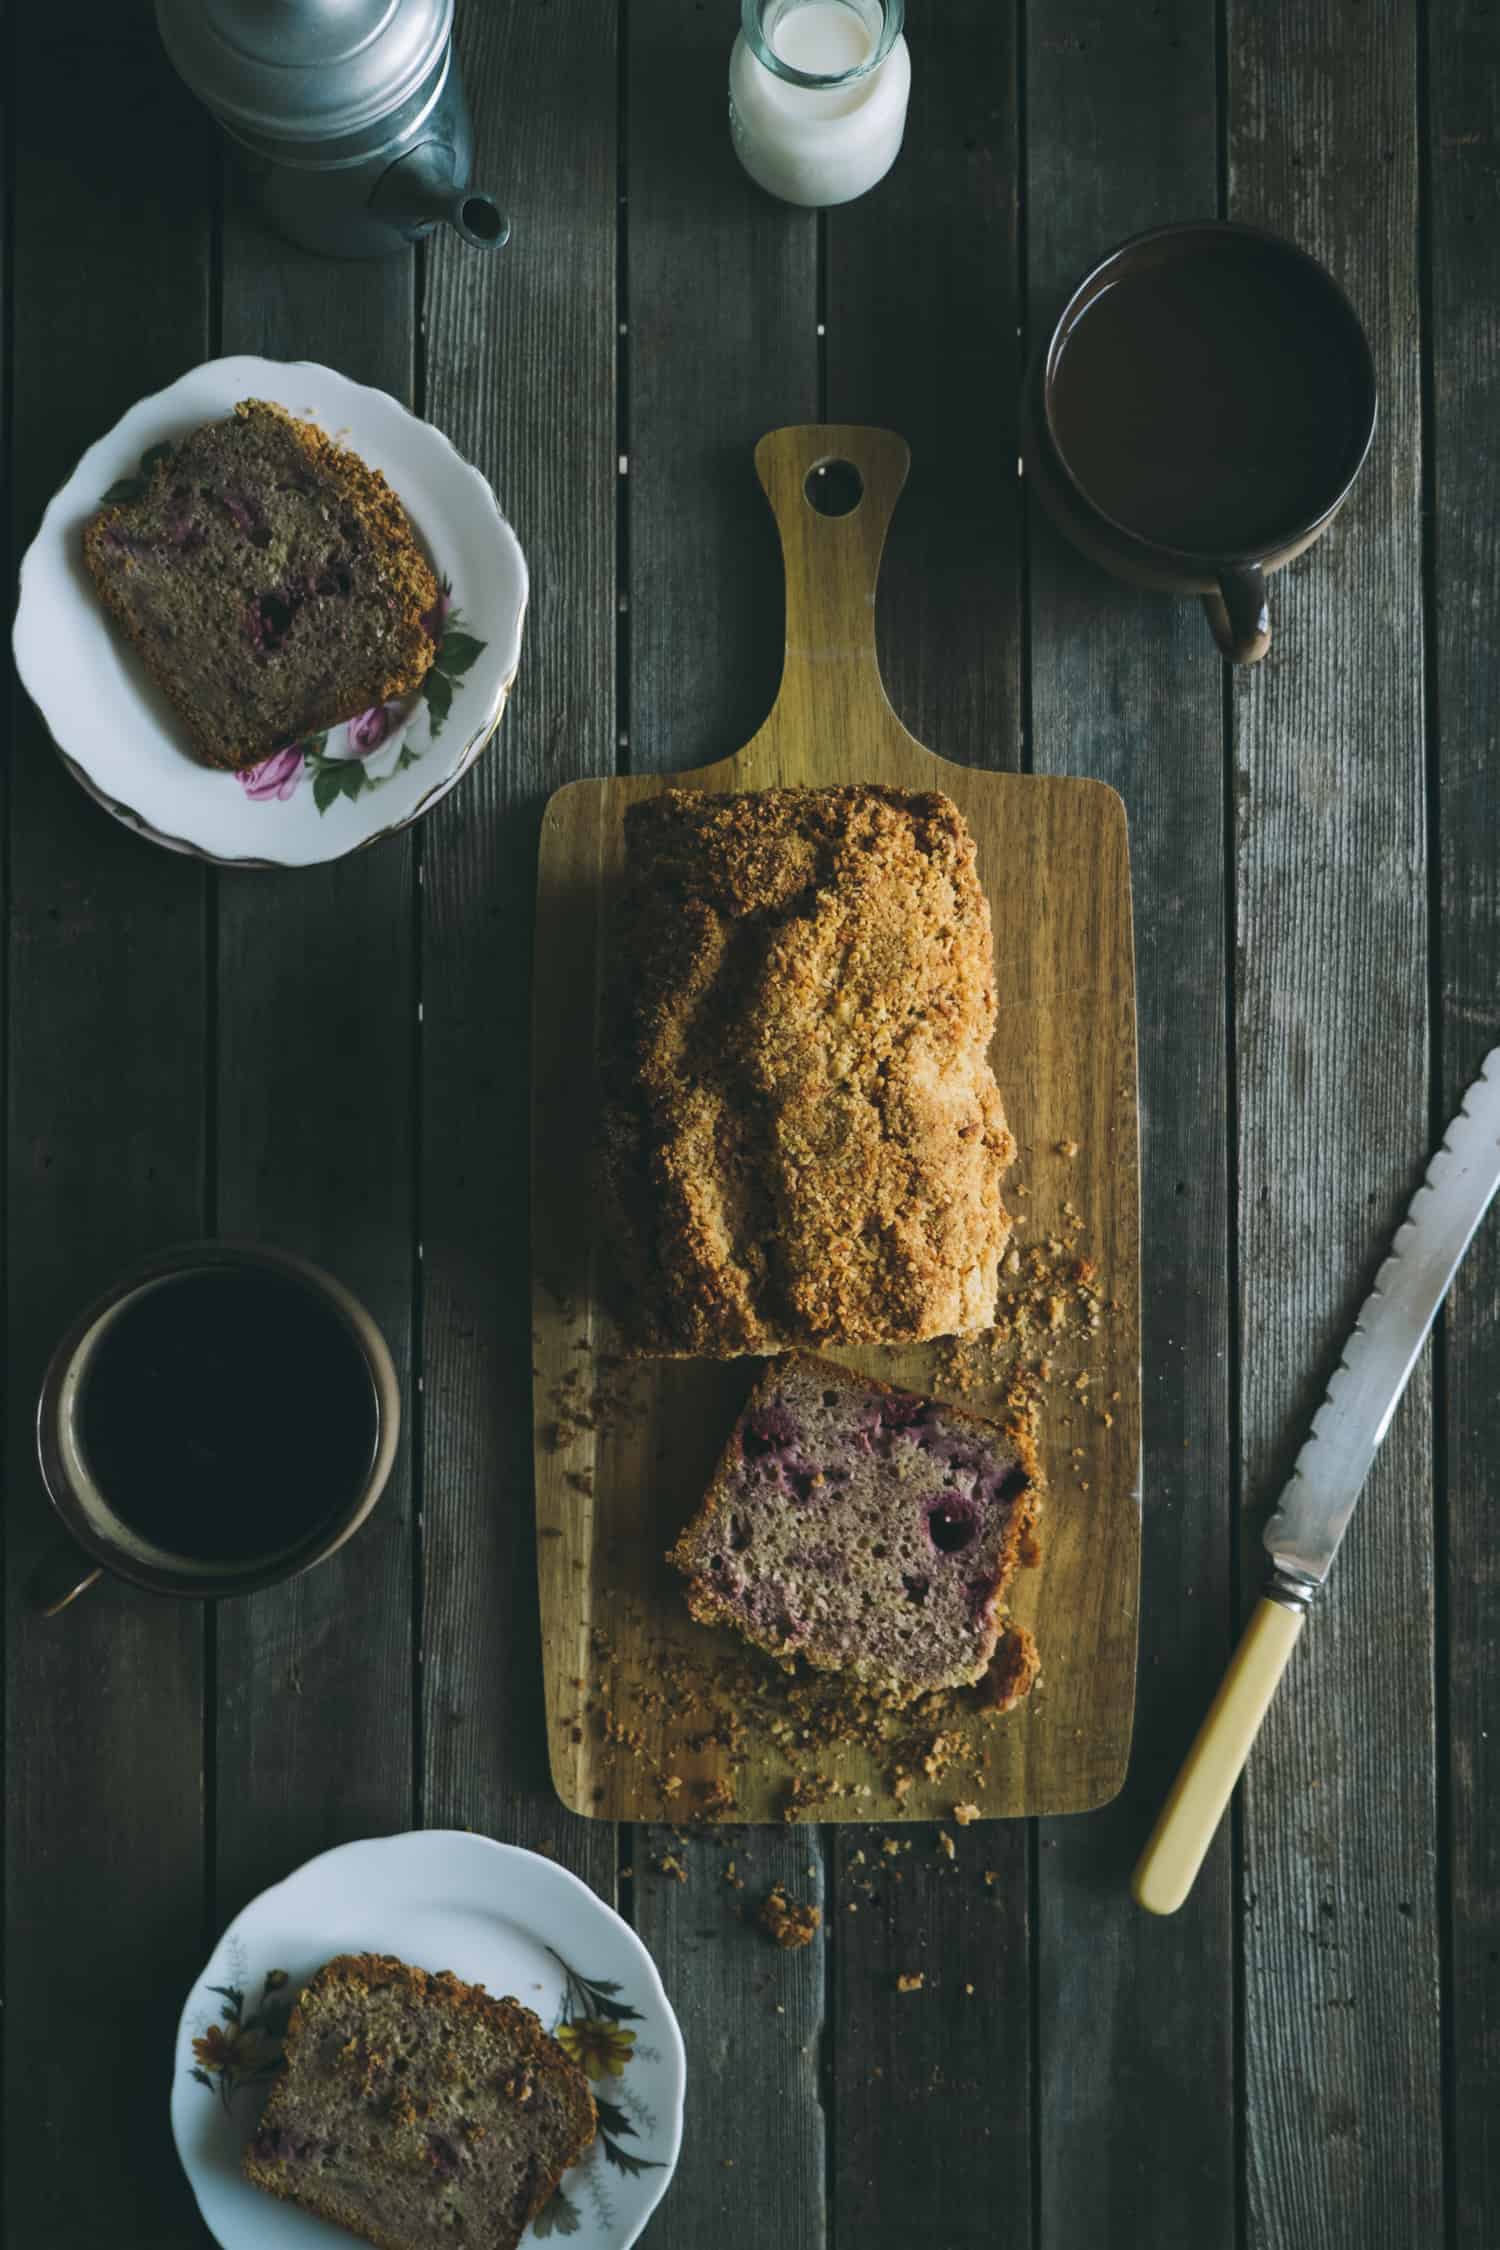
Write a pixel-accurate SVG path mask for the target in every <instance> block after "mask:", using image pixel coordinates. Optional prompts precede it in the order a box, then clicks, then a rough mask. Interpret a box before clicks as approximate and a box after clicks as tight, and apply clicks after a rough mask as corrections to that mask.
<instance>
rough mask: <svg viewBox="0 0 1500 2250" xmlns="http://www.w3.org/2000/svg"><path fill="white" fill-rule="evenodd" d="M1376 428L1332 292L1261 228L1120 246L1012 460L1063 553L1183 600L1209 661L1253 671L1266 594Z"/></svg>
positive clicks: (1352, 342)
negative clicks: (1216, 650)
mask: <svg viewBox="0 0 1500 2250" xmlns="http://www.w3.org/2000/svg"><path fill="white" fill-rule="evenodd" d="M1132 308H1133V310H1132ZM1091 315H1092V316H1093V318H1092V320H1091V317H1090V316H1091ZM1199 315H1201V317H1198V316H1199ZM1101 316H1102V317H1101ZM1065 368H1066V372H1064V369H1065ZM1375 414H1376V393H1375V368H1374V362H1373V360H1372V358H1371V354H1370V347H1369V343H1368V341H1367V339H1366V337H1365V334H1364V331H1363V329H1362V328H1361V327H1360V324H1359V320H1358V317H1357V316H1356V314H1355V312H1354V308H1353V307H1352V305H1351V304H1350V303H1349V300H1348V298H1347V297H1346V296H1345V295H1344V293H1343V291H1342V290H1341V289H1340V288H1339V286H1338V284H1337V283H1336V282H1335V281H1334V280H1333V278H1332V276H1331V275H1330V274H1328V273H1327V272H1325V270H1324V269H1323V267H1322V266H1320V265H1319V264H1318V262H1317V260H1316V259H1314V258H1311V257H1309V256H1308V254H1307V253H1306V252H1305V251H1303V250H1299V249H1298V248H1297V247H1296V245H1295V244H1293V243H1290V242H1285V241H1283V240H1282V239H1281V237H1280V236H1278V235H1274V234H1269V233H1267V232H1266V231H1265V230H1264V229H1262V228H1259V227H1247V226H1240V225H1238V224H1234V223H1231V222H1229V221H1198V222H1191V223H1188V224H1185V225H1180V226H1171V227H1159V228H1156V229H1154V230H1153V231H1152V232H1151V233H1149V234H1142V235H1136V236H1134V237H1133V238H1132V239H1131V240H1130V241H1129V242H1125V243H1122V244H1121V245H1120V247H1119V248H1118V249H1116V250H1112V251H1111V252H1110V253H1109V255H1108V256H1107V257H1106V258H1104V259H1102V260H1101V261H1100V263H1099V264H1098V265H1096V266H1095V267H1094V268H1093V269H1092V270H1091V271H1090V272H1089V273H1087V274H1086V275H1085V276H1084V278H1083V279H1082V280H1081V281H1080V282H1079V283H1078V285H1077V287H1076V288H1075V289H1074V290H1073V291H1072V293H1071V295H1070V296H1069V298H1068V301H1067V303H1066V304H1065V305H1064V307H1063V310H1062V312H1061V314H1060V315H1059V316H1058V319H1057V322H1056V324H1055V326H1054V327H1053V329H1052V332H1051V334H1050V336H1049V337H1048V338H1047V341H1046V343H1045V344H1044V345H1043V346H1042V348H1041V349H1040V350H1039V351H1038V353H1037V354H1036V356H1035V358H1034V360H1033V362H1032V365H1031V367H1030V369H1029V371H1028V374H1027V378H1026V383H1025V388H1024V391H1023V394H1022V401H1021V443H1022V454H1023V458H1024V463H1025V469H1026V474H1027V477H1028V479H1029V480H1030V482H1031V484H1032V487H1033V489H1034V490H1035V491H1036V493H1037V495H1038V497H1039V498H1040V499H1041V501H1042V503H1043V505H1044V506H1045V507H1046V509H1047V511H1048V513H1049V514H1050V515H1051V516H1052V517H1053V519H1054V520H1055V522H1056V523H1057V525H1058V527H1059V529H1060V530H1061V531H1062V532H1063V533H1064V535H1065V536H1066V537H1067V538H1068V539H1069V540H1071V541H1072V543H1073V544H1074V546H1076V547H1078V548H1079V549H1081V551H1082V552H1083V553H1084V554H1086V555H1088V556H1090V557H1091V558H1092V559H1093V560H1094V561H1095V562H1097V563H1100V564H1101V565H1102V566H1103V567H1104V568H1105V569H1106V570H1108V571H1111V572H1113V573H1114V575H1115V576H1116V577H1119V578H1123V579H1126V580H1128V581H1129V582H1130V583H1131V584H1134V585H1138V586H1147V587H1152V588H1155V589H1157V590H1158V591H1160V592H1164V593H1176V594H1197V595H1198V596H1200V597H1201V599H1202V602H1203V606H1204V609H1205V610H1206V612H1207V615H1208V621H1209V624H1210V626H1211V627H1212V629H1213V635H1214V639H1215V640H1216V641H1217V642H1218V644H1219V647H1220V649H1221V650H1222V652H1223V654H1224V655H1225V656H1226V657H1228V658H1229V659H1230V660H1231V661H1232V662H1233V663H1236V664H1254V663H1257V662H1258V661H1259V660H1260V658H1261V657H1262V656H1264V655H1265V653H1266V650H1267V648H1268V647H1269V646H1270V639H1271V622H1270V612H1269V607H1268V603H1267V597H1266V580H1267V578H1268V577H1269V576H1270V574H1271V573H1272V572H1273V571H1276V570H1280V569H1281V568H1282V567H1283V566H1284V565H1285V564H1287V563H1289V562H1291V561H1292V560H1293V558H1294V557H1295V556H1297V555H1300V554H1302V553H1303V552H1304V550H1305V549H1306V548H1308V547H1310V546H1311V545H1312V544H1313V542H1314V541H1315V540H1316V539H1319V538H1321V537H1322V535H1323V533H1324V532H1325V531H1326V530H1327V529H1328V526H1329V525H1330V523H1331V522H1332V521H1333V519H1334V517H1335V516H1336V515H1337V513H1338V511H1339V509H1340V508H1341V507H1342V505H1343V503H1344V501H1345V499H1346V498H1347V496H1348V493H1349V489H1350V487H1351V486H1352V484H1353V483H1354V480H1355V478H1356V477H1357V475H1358V474H1359V471H1360V468H1361V467H1362V465H1363V463H1364V459H1365V456H1366V454H1367V453H1368V451H1369V448H1370V441H1371V438H1372V437H1373V435H1374V432H1375ZM1153 440H1154V442H1155V444H1156V447H1157V452H1156V453H1153V451H1152V442H1153ZM1154 479H1156V480H1158V481H1155V482H1154V481H1153V480H1154ZM1169 486H1171V487H1172V489H1168V487H1169ZM1220 495H1222V500H1223V509H1222V518H1221V520H1216V518H1215V502H1216V498H1217V497H1218V496H1220ZM1257 512H1259V515H1260V517H1261V519H1262V520H1259V521H1257V520H1255V519H1256V515H1257Z"/></svg>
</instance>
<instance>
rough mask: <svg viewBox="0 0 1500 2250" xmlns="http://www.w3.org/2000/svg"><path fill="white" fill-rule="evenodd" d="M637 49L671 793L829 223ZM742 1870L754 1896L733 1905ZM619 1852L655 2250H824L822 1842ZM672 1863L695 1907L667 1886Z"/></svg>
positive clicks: (634, 302) (737, 646)
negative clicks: (656, 1991)
mask: <svg viewBox="0 0 1500 2250" xmlns="http://www.w3.org/2000/svg"><path fill="white" fill-rule="evenodd" d="M625 28H626V36H627V49H626V75H625V114H624V125H625V135H626V138H625V148H624V157H625V167H624V192H625V201H624V204H623V206H622V214H621V215H622V225H623V227H624V244H625V292H624V300H623V302H622V304H621V306H620V317H621V320H622V321H624V322H625V323H626V329H627V332H626V334H625V336H624V337H623V338H622V340H621V341H622V358H623V365H624V371H625V384H624V392H623V396H622V409H623V428H622V433H621V450H622V451H623V452H624V454H625V456H626V460H627V464H628V474H627V475H626V477H625V478H624V480H623V482H622V485H621V498H622V502H623V529H624V538H623V541H622V546H623V554H624V562H625V577H624V581H623V583H622V586H621V593H622V595H624V596H625V597H626V598H627V599H628V604H629V607H628V611H627V613H626V614H625V615H624V616H623V617H622V620H621V625H622V653H623V656H624V659H625V661H624V663H623V665H622V687H623V694H622V698H621V711H620V734H621V742H620V747H619V763H620V765H621V767H622V768H624V769H628V770H630V771H632V772H635V773H662V772H667V771H671V770H675V769H678V768H681V767H684V766H694V765H697V764H699V763H701V762H702V761H703V760H704V759H705V758H711V757H714V756H716V755H718V754H720V753H722V752H723V751H726V750H729V749H732V748H733V747H734V745H735V744H736V743H739V742H743V741H744V740H745V739H746V738H747V737H748V736H749V735H750V734H751V733H752V732H753V730H754V729H755V727H756V726H757V725H758V724H759V722H760V721H761V720H762V719H763V718H764V716H765V714H766V712H767V711H768V710H769V708H770V706H771V703H772V701H773V699H774V697H775V694H776V684H777V677H778V669H779V658H780V648H781V643H782V640H783V637H784V636H783V631H782V623H783V595H782V573H781V558H780V555H779V554H778V552H777V544H776V531H775V526H774V524H773V523H772V521H771V518H770V515H769V513H768V512H767V509H766V505H765V500H764V498H763V496H762V493H761V491H760V487H759V485H758V484H757V482H756V477H755V469H754V465H753V453H754V448H755V445H756V443H757V441H758V440H759V438H760V437H761V436H762V434H763V433H764V432H765V431H766V430H767V429H770V428H773V427H775V426H776V425H777V424H779V423H783V422H795V421H800V420H804V419H806V418H808V417H810V416H812V415H815V414H816V413H817V411H818V358H819V346H818V335H817V326H818V274H817V239H818V222H817V220H816V218H815V217H814V215H813V214H812V213H811V212H807V211H795V210H792V209H791V208H789V207H788V206H787V205H786V204H783V203H777V202H775V201H774V200H773V199H772V198H771V197H770V196H768V195H765V194H763V193H762V192H761V190H760V189H759V188H757V187H755V186H754V185H753V184H752V182H751V181H750V180H749V179H747V178H746V176H745V174H744V172H743V171H742V170H741V168H740V165H739V163H738V161H737V159H736V158H735V156H734V153H733V150H732V148H731V146H730V140H729V132H728V127H727V118H726V113H725V93H726V78H727V72H728V63H729V44H730V39H731V36H732V25H731V24H730V23H728V22H726V20H725V18H724V16H723V14H722V13H720V12H716V11H715V10H714V9H711V8H699V7H697V6H696V5H694V0H631V5H630V6H629V8H628V9H627V10H626V12H625ZM601 770H608V768H607V767H606V768H602V769H601ZM660 1809H662V1810H665V1809H666V1808H665V1807H662V1808H660ZM726 1844H727V1845H728V1847H729V1848H728V1853H727V1856H729V1857H733V1856H735V1851H736V1848H738V1852H739V1861H740V1864H741V1872H742V1879H745V1880H746V1881H747V1885H748V1887H747V1889H746V1890H745V1891H744V1892H735V1891H733V1890H726V1889H725V1886H724V1879H723V1874H724V1867H725V1864H726V1850H725V1846H726ZM627 1849H628V1850H629V1852H630V1854H631V1856H632V1858H633V1861H634V1865H635V1869H636V1880H635V1885H634V1904H633V1913H634V1920H635V1925H636V1928H637V1929H638V1930H639V1932H640V1934H641V1937H642V1938H643V1939H644V1941H645V1943H646V1944H647V1945H648V1946H649V1947H650V1948H651V1951H652V1953H653V1955H654V1956H655V1959H656V1961H657V1963H658V1964H659V1966H660V1968H661V1972H662V1975H663V1977H664V1978H665V1980H666V1984H667V1988H668V1990H669V1991H670V1992H671V1993H672V1995H673V1999H674V2002H675V2005H676V2006H677V2009H678V2012H679V2016H680V2019H681V2022H682V2030H683V2037H684V2039H685V2040H686V2042H687V2048H688V2053H689V2055H690V2057H691V2058H692V2061H691V2068H690V2075H689V2085H688V2105H689V2106H688V2120H687V2131H686V2136H685V2139H684V2142H683V2150H682V2157H681V2161H680V2163H679V2166H678V2171H677V2177H676V2179H675V2181H674V2182H673V2187H672V2194H671V2196H670V2198H669V2199H668V2201H667V2203H666V2205H665V2207H664V2209H663V2211H662V2212H661V2215H660V2217H659V2218H658V2219H657V2220H656V2222H655V2224H654V2226H653V2228H652V2230H651V2238H650V2239H651V2243H652V2250H699V2246H700V2245H701V2244H702V2243H704V2242H706V2241H712V2242H714V2243H715V2244H717V2245H718V2250H759V2245H760V2244H761V2243H763V2242H765V2241H768V2240H770V2241H775V2242H777V2243H784V2244H786V2245H787V2250H823V2246H824V2244H825V2242H826V2239H827V2233H826V2229H827V2211H826V2207H825V2180H826V2170H827V2166H826V2141H825V2128H826V2113H825V2109H824V2107H823V2104H822V2101H821V2099H820V2096H821V2095H822V2094H823V2092H824V2091H825V2088H824V2085H823V2072H822V2069H821V2067H820V2052H821V2049H822V2043H823V2041H824V2038H825V2031H824V1987H825V1981H826V1979H825V1965H826V1964H825V1955H824V1944H823V1940H822V1939H821V1937H820V1938H819V1939H818V1940H817V1941H816V1942H815V1943H814V1944H812V1945H810V1946H808V1947H807V1948H805V1949H804V1950H803V1951H801V1952H796V1953H788V1954H784V1955H777V1954H775V1953H773V1951H772V1948H771V1947H770V1945H769V1944H768V1942H767V1941H766V1940H765V1939H764V1938H763V1937H760V1936H758V1935H755V1934H753V1933H752V1932H750V1931H749V1930H748V1929H745V1928H744V1927H743V1926H742V1925H740V1924H739V1922H738V1921H737V1920H736V1919H735V1918H734V1909H735V1908H736V1907H738V1906H742V1905H744V1904H746V1903H747V1902H750V1903H753V1902H754V1900H755V1899H756V1898H758V1897H759V1896H762V1895H763V1894H764V1892H765V1890H766V1889H768V1888H769V1886H770V1884H771V1883H772V1882H775V1881H781V1882H784V1883H785V1884H786V1885H787V1887H788V1889H789V1891H790V1892H791V1894H792V1895H793V1896H794V1897H798V1898H805V1899H808V1900H810V1901H812V1902H814V1903H819V1902H822V1901H823V1900H824V1893H825V1887H826V1886H825V1877H824V1853H823V1848H822V1844H821V1842H820V1840H819V1838H818V1835H817V1833H816V1831H815V1830H804V1831H801V1832H800V1833H798V1834H796V1835H794V1836H782V1835H775V1834H766V1833H764V1832H762V1833H761V1834H760V1835H758V1836H756V1837H755V1838H754V1839H753V1844H752V1839H751V1838H750V1836H749V1835H748V1834H747V1833H746V1832H744V1831H738V1830H736V1831H728V1832H726V1833H725V1835H724V1836H722V1837H721V1836H715V1837H714V1838H712V1839H711V1840H706V1839H703V1838H701V1837H698V1836H695V1835H693V1834H691V1833H688V1834H685V1835H683V1836H682V1837H681V1839H680V1840H679V1838H678V1837H677V1836H676V1835H674V1834H672V1833H671V1832H669V1831H667V1830H666V1829H663V1828H651V1827H644V1826H643V1827H639V1828H637V1829H636V1830H635V1831H634V1833H633V1834H632V1835H631V1837H630V1841H629V1844H628V1846H627ZM752 1850H753V1857H751V1856H749V1855H750V1853H751V1851H752ZM669 1853H670V1854H671V1856H673V1857H675V1858H676V1859H677V1861H678V1862H679V1864H680V1865H681V1866H682V1868H683V1870H684V1872H685V1874H686V1876H687V1884H686V1886H685V1887H679V1885H678V1884H676V1883H675V1882H673V1881H671V1880H670V1879H662V1878H660V1877H653V1876H652V1875H651V1872H650V1871H651V1869H652V1867H653V1865H655V1864H657V1863H659V1862H660V1861H661V1859H662V1858H663V1857H664V1856H666V1855H667V1854H669ZM710 1932H713V1933H714V1934H712V1935H710V1934H709V1933H710ZM747 1980H748V1981H747ZM747 1994H748V2004H747ZM778 2008H780V2009H783V2010H784V2011H785V2013H784V2014H778V2013H777V2009H778ZM726 2160H727V2161H726ZM750 2183H753V2185H751V2184H750Z"/></svg>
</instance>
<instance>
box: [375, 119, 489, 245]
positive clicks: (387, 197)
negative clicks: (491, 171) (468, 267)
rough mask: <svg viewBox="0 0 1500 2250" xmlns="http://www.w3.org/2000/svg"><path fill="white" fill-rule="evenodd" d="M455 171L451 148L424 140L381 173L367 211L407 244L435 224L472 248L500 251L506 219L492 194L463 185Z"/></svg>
mask: <svg viewBox="0 0 1500 2250" xmlns="http://www.w3.org/2000/svg"><path fill="white" fill-rule="evenodd" d="M465 170H467V165H465ZM456 172H457V167H456V164H455V160H454V152H453V150H452V149H450V148H449V147H447V146H446V144H445V143H443V142H441V141H424V142H423V143H422V145H421V147H420V148H414V149H413V150H412V152H411V154H410V155H409V156H403V157H402V158H401V160H400V162H399V163H396V164H392V165H391V166H390V168H389V169H388V170H387V171H386V172H384V173H382V175H381V177H380V180H379V182H378V184H377V186H376V189H375V193H374V194H373V195H372V196H371V198H370V208H371V210H372V211H374V212H377V213H378V214H379V216H380V217H381V218H383V219H386V220H388V221H390V223H391V224H392V225H394V226H397V227H399V228H400V229H401V231H402V233H403V234H406V235H408V236H410V237H411V238H412V239H413V240H415V238H416V237H417V236H418V235H423V234H427V233H430V231H431V230H432V228H433V227H435V226H450V227H452V229H453V231H454V233H455V234H458V235H461V236H462V238H463V240H464V241H465V242H467V243H470V244H472V246H473V247H474V248H475V249H476V250H499V249H501V248H503V246H504V245H505V243H506V242H508V241H509V239H510V221H509V220H508V219H507V218H506V216H505V214H504V212H503V211H502V210H501V209H500V206H499V204H498V203H497V202H496V201H495V199H494V197H493V196H490V195H485V194H483V193H482V192H481V191H480V190H479V189H477V188H471V187H467V186H466V185H465V184H464V182H463V180H462V179H461V178H459V177H457V176H456Z"/></svg>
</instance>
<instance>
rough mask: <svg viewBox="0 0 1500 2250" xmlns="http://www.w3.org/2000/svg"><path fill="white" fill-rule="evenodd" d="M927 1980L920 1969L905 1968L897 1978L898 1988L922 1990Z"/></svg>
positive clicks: (899, 1990) (909, 1990)
mask: <svg viewBox="0 0 1500 2250" xmlns="http://www.w3.org/2000/svg"><path fill="white" fill-rule="evenodd" d="M926 1982H927V1979H926V1977H925V1976H924V1975H923V1974H922V1971H921V1970H920V1969H903V1971H902V1972H901V1974H900V1976H899V1977H897V1979H896V1990H897V1991H898V1992H920V1991H921V1989H922V1987H923V1985H924V1984H925V1983H926Z"/></svg>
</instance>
